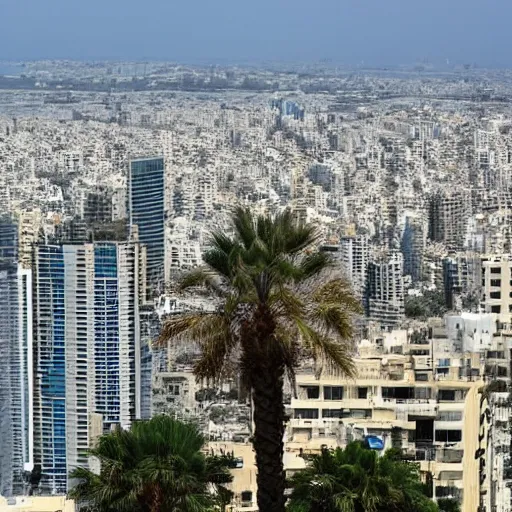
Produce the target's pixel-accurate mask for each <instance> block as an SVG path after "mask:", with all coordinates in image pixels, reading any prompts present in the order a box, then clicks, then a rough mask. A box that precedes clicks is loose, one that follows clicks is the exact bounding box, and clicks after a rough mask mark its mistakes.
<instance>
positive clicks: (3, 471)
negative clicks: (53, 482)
mask: <svg viewBox="0 0 512 512" xmlns="http://www.w3.org/2000/svg"><path fill="white" fill-rule="evenodd" d="M31 289H32V279H31V271H30V270H29V269H24V268H22V267H21V265H20V264H18V224H16V223H14V222H11V221H10V220H3V221H2V222H0V326H1V327H0V494H2V495H4V496H12V495H16V494H22V493H23V491H24V481H25V479H24V472H25V471H30V470H31V469H32V467H33V437H32V396H33V394H32V290H31Z"/></svg>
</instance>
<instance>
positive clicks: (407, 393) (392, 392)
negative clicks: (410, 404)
mask: <svg viewBox="0 0 512 512" xmlns="http://www.w3.org/2000/svg"><path fill="white" fill-rule="evenodd" d="M382 398H385V399H393V398H396V399H398V400H408V399H410V398H414V388H402V387H396V388H388V387H383V388H382Z"/></svg>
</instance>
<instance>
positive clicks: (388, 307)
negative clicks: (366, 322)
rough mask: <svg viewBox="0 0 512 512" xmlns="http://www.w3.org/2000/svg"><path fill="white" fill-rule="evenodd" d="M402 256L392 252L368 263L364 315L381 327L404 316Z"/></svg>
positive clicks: (398, 320) (389, 325) (390, 324)
mask: <svg viewBox="0 0 512 512" xmlns="http://www.w3.org/2000/svg"><path fill="white" fill-rule="evenodd" d="M404 300H405V297H404V281H403V257H402V254H401V253H398V252H394V253H392V254H390V255H389V256H387V255H385V256H382V257H381V258H379V259H378V260H376V261H371V262H370V263H369V264H368V271H367V276H366V289H365V308H366V315H367V316H368V317H369V318H370V319H371V320H374V321H375V322H378V323H380V325H381V326H382V327H383V328H390V327H393V326H396V325H397V324H398V323H399V322H400V320H402V319H403V318H404V311H405V309H404V308H405V305H404Z"/></svg>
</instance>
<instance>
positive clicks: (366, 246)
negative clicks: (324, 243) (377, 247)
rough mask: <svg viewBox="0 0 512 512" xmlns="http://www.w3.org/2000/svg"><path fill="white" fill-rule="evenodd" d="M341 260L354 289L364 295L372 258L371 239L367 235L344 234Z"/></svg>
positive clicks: (341, 240)
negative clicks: (369, 263)
mask: <svg viewBox="0 0 512 512" xmlns="http://www.w3.org/2000/svg"><path fill="white" fill-rule="evenodd" d="M340 249H341V262H342V264H343V267H344V270H345V272H346V273H347V277H348V278H349V279H350V282H351V283H352V286H353V288H354V291H355V292H356V293H357V294H358V295H359V296H361V297H362V296H363V295H364V289H365V286H366V273H367V269H368V262H369V259H370V241H369V238H368V236H367V235H357V236H342V237H341V239H340Z"/></svg>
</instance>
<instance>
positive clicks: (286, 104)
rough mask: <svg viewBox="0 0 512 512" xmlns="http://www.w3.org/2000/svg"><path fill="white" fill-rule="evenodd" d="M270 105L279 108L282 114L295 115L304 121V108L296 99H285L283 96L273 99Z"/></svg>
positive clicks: (297, 118) (294, 116)
mask: <svg viewBox="0 0 512 512" xmlns="http://www.w3.org/2000/svg"><path fill="white" fill-rule="evenodd" d="M270 106H271V107H272V108H275V109H277V110H279V114H280V115H282V116H293V118H294V119H296V120H300V121H304V109H303V108H301V107H300V105H299V104H298V103H295V101H290V100H284V99H282V98H279V99H273V100H272V101H271V102H270Z"/></svg>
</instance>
